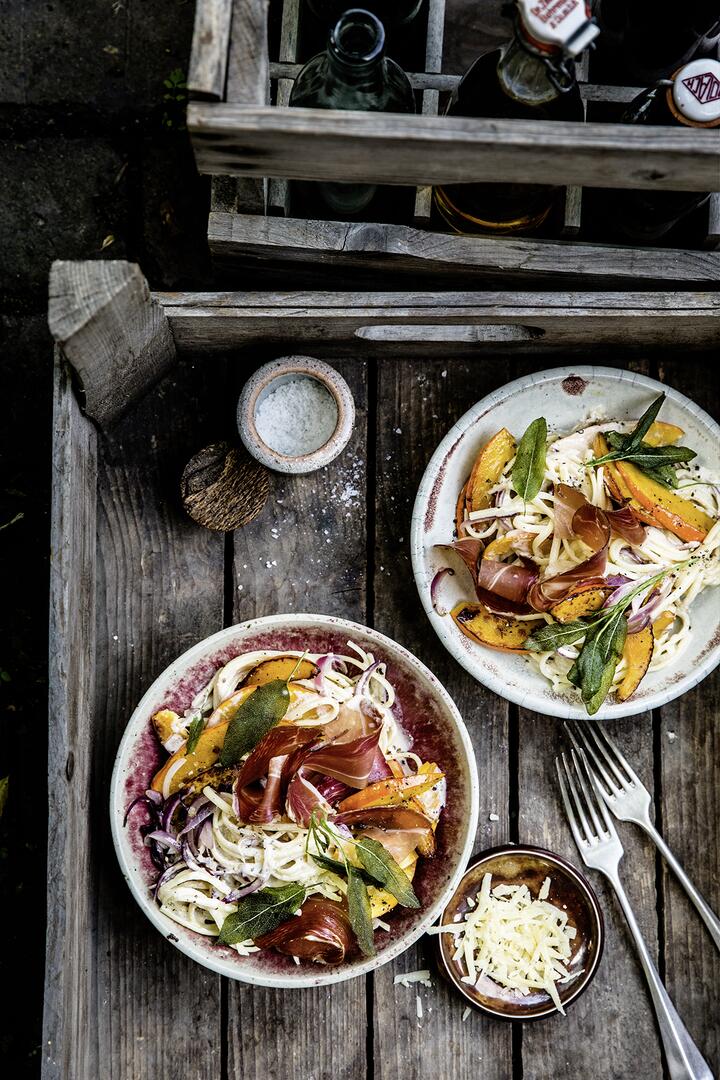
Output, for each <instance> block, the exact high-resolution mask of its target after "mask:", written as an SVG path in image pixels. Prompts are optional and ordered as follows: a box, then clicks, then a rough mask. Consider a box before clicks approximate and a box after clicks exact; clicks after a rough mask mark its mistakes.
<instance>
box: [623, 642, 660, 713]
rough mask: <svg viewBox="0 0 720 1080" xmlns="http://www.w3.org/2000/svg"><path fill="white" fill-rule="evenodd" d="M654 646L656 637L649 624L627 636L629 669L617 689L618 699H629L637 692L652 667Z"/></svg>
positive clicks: (624, 650) (626, 649)
mask: <svg viewBox="0 0 720 1080" xmlns="http://www.w3.org/2000/svg"><path fill="white" fill-rule="evenodd" d="M654 647H655V639H654V637H653V632H652V630H651V629H650V627H649V626H646V627H645V629H644V630H640V632H639V633H637V634H628V636H627V637H626V638H625V647H624V649H623V656H624V657H625V659H626V660H627V671H626V672H625V676H624V678H623V681H622V682H621V683H620V685H619V686H618V688H617V690H616V691H615V696H616V697H617V699H618V701H627V699H628V698H629V697H630V696H631V694H634V693H635V691H636V690H637V688H638V686H639V685H640V683H641V682H642V680H643V678H644V676H645V672H646V671H647V669H648V668H649V667H650V661H651V660H652V654H653V648H654Z"/></svg>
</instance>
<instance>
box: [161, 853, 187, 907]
mask: <svg viewBox="0 0 720 1080" xmlns="http://www.w3.org/2000/svg"><path fill="white" fill-rule="evenodd" d="M184 869H185V867H184V866H183V864H182V863H181V862H177V863H173V864H172V866H168V867H166V869H165V870H163V872H162V874H161V875H160V877H159V878H158V879H157V881H156V882H155V885H154V886H153V899H154V900H157V898H158V893H159V892H160V889H161V888H162V886H163V885H164V884H165V882H166V881H169V880H170V878H171V877H174V876H175V874H177V873H178V872H179V871H180V870H184Z"/></svg>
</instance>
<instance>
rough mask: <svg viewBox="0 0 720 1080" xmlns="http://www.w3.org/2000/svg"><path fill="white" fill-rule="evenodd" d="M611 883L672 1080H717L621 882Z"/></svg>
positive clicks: (611, 878) (615, 880) (616, 880)
mask: <svg viewBox="0 0 720 1080" xmlns="http://www.w3.org/2000/svg"><path fill="white" fill-rule="evenodd" d="M610 881H611V883H612V885H613V888H614V889H615V892H616V893H617V896H618V900H619V901H620V906H621V907H622V909H623V913H624V915H625V918H626V919H627V921H628V926H629V927H630V931H631V933H632V936H633V938H634V939H635V946H636V948H637V951H638V954H639V956H640V963H641V964H642V967H643V971H644V972H645V978H646V979H647V982H648V987H649V988H650V997H651V998H652V1002H653V1006H654V1008H655V1015H656V1017H657V1022H658V1027H659V1028H660V1038H661V1039H662V1044H663V1047H664V1049H665V1057H666V1058H667V1065H668V1072H669V1074H670V1077H671V1080H713V1074H712V1072H711V1071H710V1068H709V1066H708V1064H707V1062H706V1061H705V1059H704V1058H703V1056H702V1054H701V1053H700V1051H699V1050H698V1048H697V1046H696V1045H695V1043H694V1042H693V1040H692V1038H691V1036H690V1033H689V1031H688V1030H687V1028H686V1027H685V1025H684V1024H683V1022H682V1020H681V1019H680V1017H679V1016H678V1013H677V1010H676V1008H675V1006H674V1005H673V1003H672V1001H671V1000H670V995H669V994H668V992H667V990H666V989H665V987H664V986H663V984H662V981H661V979H660V976H659V975H658V972H657V968H656V967H655V965H654V964H653V962H652V959H651V958H650V953H649V951H648V947H647V945H646V944H645V939H644V938H643V936H642V932H641V930H640V927H639V926H638V923H637V919H636V918H635V913H634V912H633V909H632V907H631V905H630V901H629V900H628V897H627V894H626V892H625V890H624V889H623V887H622V884H621V883H620V879H619V878H618V877H615V876H613V877H610Z"/></svg>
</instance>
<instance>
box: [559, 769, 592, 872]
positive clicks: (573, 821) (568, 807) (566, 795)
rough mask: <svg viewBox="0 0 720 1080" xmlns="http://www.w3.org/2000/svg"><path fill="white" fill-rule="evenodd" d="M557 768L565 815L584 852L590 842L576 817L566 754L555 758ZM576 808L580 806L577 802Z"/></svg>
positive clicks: (577, 842)
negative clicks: (566, 780)
mask: <svg viewBox="0 0 720 1080" xmlns="http://www.w3.org/2000/svg"><path fill="white" fill-rule="evenodd" d="M555 768H556V770H557V776H558V781H559V783H560V794H561V795H562V801H563V803H564V804H565V813H566V814H567V818H568V821H569V822H570V831H571V832H572V834H573V837H574V838H575V843H576V844H577V846H578V848H580V850H581V851H582V849H583V847H586V846H587V843H588V841H587V839H586V838H585V837H584V836H583V835H582V833H581V832H580V826H579V824H578V820H577V818H576V816H575V810H574V809H573V802H574V800H573V799H572V798H571V796H570V792H569V791H568V785H567V784H566V782H565V777H566V776H567V779H568V781H569V780H570V774H569V772H568V765H567V761H566V760H565V755H564V754H561V755H560V757H556V758H555ZM575 806H578V803H577V801H575Z"/></svg>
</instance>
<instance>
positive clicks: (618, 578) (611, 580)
mask: <svg viewBox="0 0 720 1080" xmlns="http://www.w3.org/2000/svg"><path fill="white" fill-rule="evenodd" d="M630 580H631V579H630V578H629V577H626V576H625V574H610V575H609V577H606V578H605V584H606V585H609V586H610V587H611V588H612V589H619V588H620V586H621V585H626V584H627V583H628V582H629V581H630ZM633 584H636V582H633Z"/></svg>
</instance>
